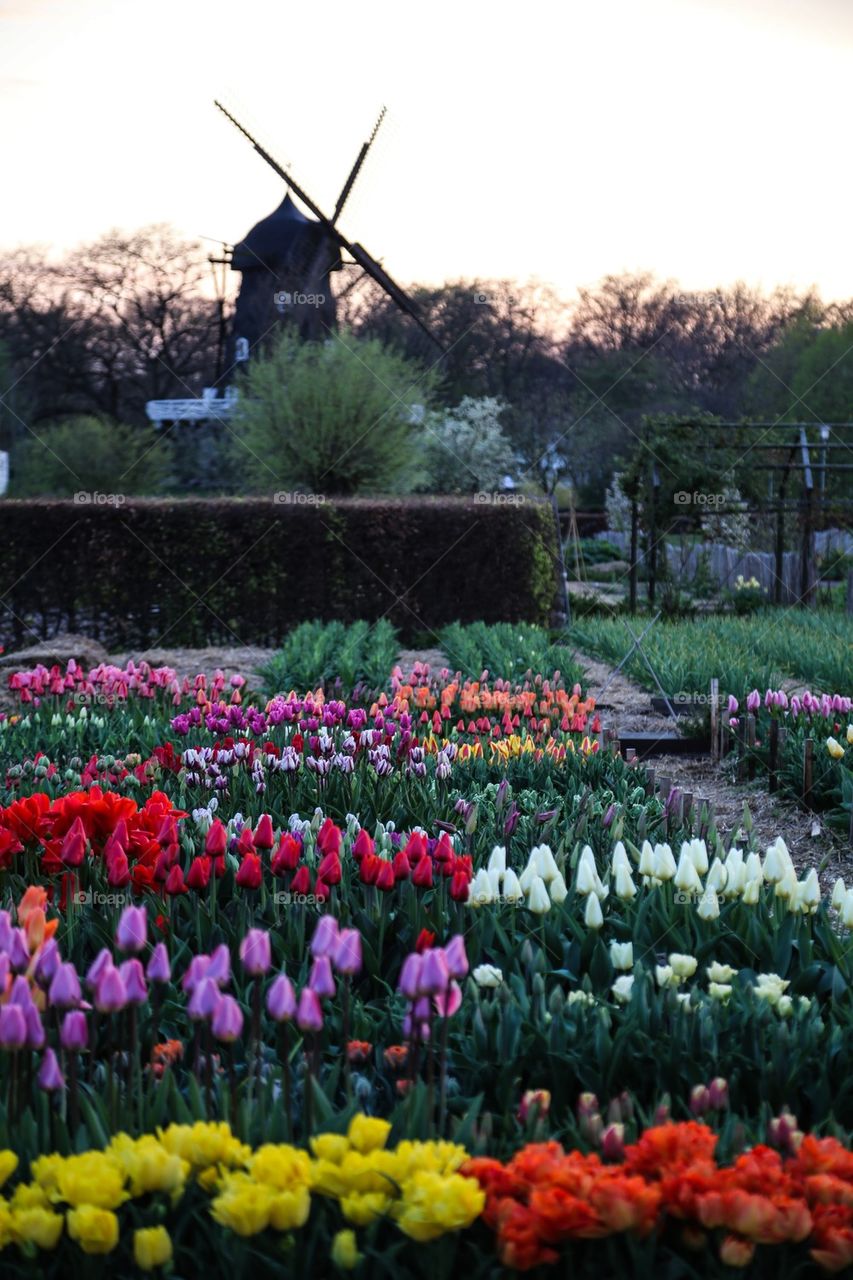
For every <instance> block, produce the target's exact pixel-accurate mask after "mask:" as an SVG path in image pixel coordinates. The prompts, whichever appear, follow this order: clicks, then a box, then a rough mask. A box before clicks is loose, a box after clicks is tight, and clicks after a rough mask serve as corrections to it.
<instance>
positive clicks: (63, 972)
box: [47, 963, 82, 1009]
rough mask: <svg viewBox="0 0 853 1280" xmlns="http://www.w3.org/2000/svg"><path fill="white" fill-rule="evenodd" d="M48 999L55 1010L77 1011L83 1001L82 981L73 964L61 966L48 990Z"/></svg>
mask: <svg viewBox="0 0 853 1280" xmlns="http://www.w3.org/2000/svg"><path fill="white" fill-rule="evenodd" d="M47 998H48V1000H49V1001H50V1003H51V1004H52V1005H53V1007H54V1008H55V1009H75V1008H76V1007H77V1005H78V1004H79V1003H80V1000H81V999H82V992H81V991H80V979H79V978H78V976H77V970H76V969H75V968H74V965H73V964H71V963H68V964H60V965H59V967H58V969H57V970H56V973H55V974H54V975H53V981H52V982H51V984H50V987H49V988H48V993H47Z"/></svg>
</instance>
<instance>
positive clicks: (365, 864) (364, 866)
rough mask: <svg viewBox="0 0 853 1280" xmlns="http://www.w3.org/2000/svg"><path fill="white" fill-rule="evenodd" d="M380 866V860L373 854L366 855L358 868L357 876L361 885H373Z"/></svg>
mask: <svg viewBox="0 0 853 1280" xmlns="http://www.w3.org/2000/svg"><path fill="white" fill-rule="evenodd" d="M381 865H382V859H381V858H377V856H376V854H375V853H366V854H365V855H364V857H363V858H362V860H361V863H360V864H359V868H358V876H359V879H360V880H361V881H362V883H363V884H375V883H376V877H377V876H378V875H379V868H380V866H381Z"/></svg>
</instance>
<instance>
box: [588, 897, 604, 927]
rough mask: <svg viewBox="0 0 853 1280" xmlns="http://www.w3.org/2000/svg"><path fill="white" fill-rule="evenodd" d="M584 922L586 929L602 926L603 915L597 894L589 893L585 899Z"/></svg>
mask: <svg viewBox="0 0 853 1280" xmlns="http://www.w3.org/2000/svg"><path fill="white" fill-rule="evenodd" d="M583 918H584V924H585V925H586V927H587V929H601V928H603V926H604V915H603V913H602V910H601V903H600V902H599V900H598V896H597V894H594V893H591V894H590V895H589V897H588V898H587V900H586V909H585V911H584V916H583Z"/></svg>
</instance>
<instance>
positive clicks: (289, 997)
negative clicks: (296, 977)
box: [267, 973, 296, 1022]
mask: <svg viewBox="0 0 853 1280" xmlns="http://www.w3.org/2000/svg"><path fill="white" fill-rule="evenodd" d="M267 1013H268V1014H269V1015H270V1017H271V1018H272V1019H273V1021H274V1022H289V1021H290V1019H291V1018H293V1017H294V1016H295V1014H296V996H295V995H294V993H293V986H292V984H291V981H290V979H289V978H288V976H287V974H285V973H280V974H279V975H278V977H277V978H275V979H274V980H273V983H272V986H271V987H270V989H269V991H268V992H267Z"/></svg>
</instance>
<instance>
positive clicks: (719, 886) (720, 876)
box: [705, 858, 727, 893]
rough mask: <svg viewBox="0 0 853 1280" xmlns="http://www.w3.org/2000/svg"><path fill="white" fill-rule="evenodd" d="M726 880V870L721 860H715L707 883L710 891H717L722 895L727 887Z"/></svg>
mask: <svg viewBox="0 0 853 1280" xmlns="http://www.w3.org/2000/svg"><path fill="white" fill-rule="evenodd" d="M726 878H727V877H726V868H725V867H724V866H723V864H722V862H720V859H719V858H715V859H714V861H713V862H712V863H711V870H710V871H709V872H708V879H707V880H706V881H705V884H706V886H707V887H708V888H709V889H715V890H716V892H717V893H721V892H722V890H723V889H725V887H726Z"/></svg>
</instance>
